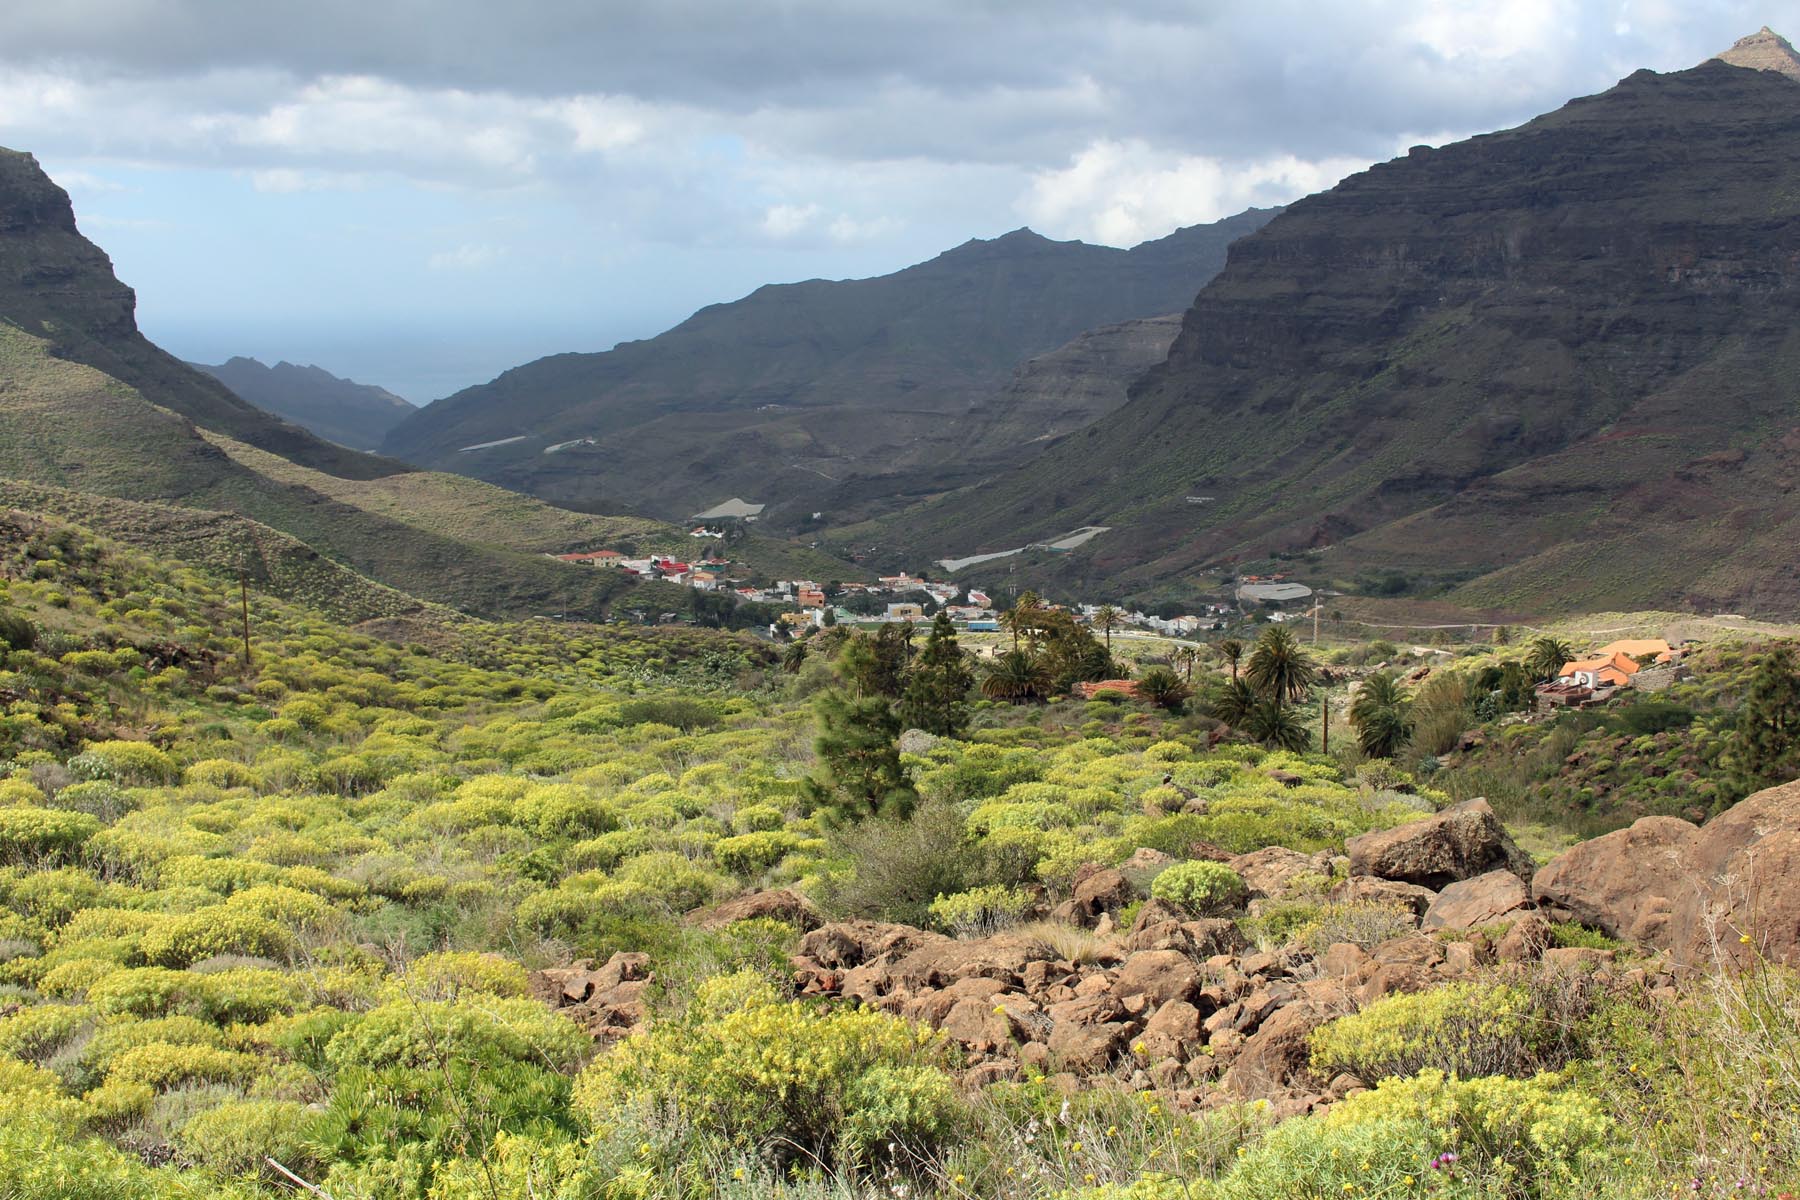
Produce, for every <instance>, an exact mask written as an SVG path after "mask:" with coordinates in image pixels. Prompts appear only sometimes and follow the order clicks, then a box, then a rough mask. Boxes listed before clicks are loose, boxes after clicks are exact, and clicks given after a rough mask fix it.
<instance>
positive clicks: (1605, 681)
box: [1537, 638, 1685, 712]
mask: <svg viewBox="0 0 1800 1200" xmlns="http://www.w3.org/2000/svg"><path fill="white" fill-rule="evenodd" d="M1684 653H1685V650H1684V648H1683V647H1677V646H1671V645H1669V643H1668V642H1666V641H1664V640H1663V639H1661V638H1637V639H1627V640H1624V641H1618V642H1613V643H1612V644H1611V645H1608V646H1602V647H1600V649H1598V650H1596V651H1594V653H1592V654H1590V655H1588V656H1587V657H1586V658H1578V659H1572V660H1570V661H1569V662H1566V663H1564V664H1563V665H1562V669H1561V670H1559V671H1557V673H1556V678H1555V679H1552V680H1550V681H1549V682H1547V683H1540V684H1539V685H1538V687H1537V707H1538V709H1539V711H1541V712H1549V711H1551V710H1553V709H1557V708H1585V707H1587V706H1588V705H1592V704H1601V703H1604V702H1605V701H1607V700H1610V699H1612V698H1613V697H1614V696H1616V695H1618V694H1619V692H1620V691H1622V690H1623V689H1625V688H1636V689H1637V690H1639V691H1646V692H1654V691H1661V690H1662V689H1663V688H1666V687H1668V686H1669V685H1670V684H1671V683H1674V682H1675V681H1676V680H1677V679H1679V678H1681V675H1682V672H1683V671H1684V670H1685V668H1683V667H1682V665H1681V660H1682V657H1683V654H1684Z"/></svg>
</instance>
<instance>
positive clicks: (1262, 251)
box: [865, 46, 1800, 612]
mask: <svg viewBox="0 0 1800 1200" xmlns="http://www.w3.org/2000/svg"><path fill="white" fill-rule="evenodd" d="M1767 52H1768V47H1767V46H1762V47H1760V48H1759V50H1758V53H1759V54H1761V55H1763V56H1765V57H1766V54H1767ZM1785 54H1786V56H1787V57H1788V58H1790V59H1791V57H1792V54H1791V50H1790V51H1786V52H1785ZM1797 139H1800V83H1796V82H1795V80H1794V79H1792V78H1789V77H1787V76H1786V74H1785V73H1783V72H1779V71H1775V70H1760V69H1745V68H1742V67H1736V66H1731V65H1728V64H1727V63H1724V62H1720V61H1717V60H1715V61H1711V62H1708V63H1705V64H1702V65H1701V66H1699V67H1696V68H1694V69H1692V70H1687V71H1681V72H1676V73H1672V74H1667V75H1658V74H1655V73H1652V72H1649V71H1640V72H1638V73H1636V74H1634V75H1632V76H1630V77H1629V78H1627V79H1625V80H1624V81H1622V82H1621V83H1619V84H1618V85H1617V86H1616V87H1614V88H1612V89H1611V90H1609V91H1607V92H1604V93H1602V94H1600V95H1596V96H1591V97H1587V98H1585V99H1580V100H1575V101H1572V102H1570V103H1569V104H1568V105H1566V106H1564V107H1563V108H1562V109H1560V110H1558V111H1557V112H1554V113H1551V114H1548V115H1546V116H1543V117H1540V118H1538V119H1537V120H1534V121H1531V122H1530V123H1528V124H1526V125H1523V126H1521V127H1519V128H1517V129H1512V130H1508V131H1505V132H1501V133H1495V134H1490V135H1487V136H1483V137H1477V138H1473V139H1470V140H1468V141H1465V142H1461V143H1457V144H1455V145H1451V146H1445V147H1443V148H1441V149H1436V150H1432V149H1427V148H1424V147H1420V148H1417V149H1415V150H1413V151H1412V152H1411V153H1409V154H1408V155H1406V156H1405V157H1403V158H1400V159H1396V160H1394V161H1392V162H1388V163H1384V164H1381V165H1379V166H1376V167H1374V168H1372V169H1370V170H1368V171H1365V172H1363V173H1361V174H1358V175H1355V176H1352V177H1351V178H1349V179H1347V180H1345V181H1344V182H1343V183H1342V184H1340V185H1339V186H1337V187H1335V188H1333V189H1332V190H1330V191H1328V192H1324V193H1321V194H1319V195H1317V196H1313V197H1310V198H1308V199H1306V200H1303V201H1300V202H1298V203H1296V204H1294V205H1292V206H1290V207H1289V208H1288V209H1287V210H1286V211H1285V212H1284V213H1283V214H1282V215H1281V216H1279V217H1277V218H1275V219H1274V220H1273V221H1271V222H1269V223H1268V224H1267V225H1266V226H1265V227H1264V228H1263V229H1262V230H1261V231H1260V232H1258V233H1257V234H1255V235H1253V236H1251V237H1248V238H1245V239H1243V240H1242V241H1239V242H1238V243H1236V245H1234V246H1233V247H1232V250H1231V255H1230V260H1229V262H1228V264H1227V265H1226V267H1225V269H1224V270H1223V271H1222V272H1221V273H1220V275H1219V276H1218V277H1217V278H1216V279H1215V280H1213V282H1212V283H1211V284H1209V285H1208V286H1207V287H1206V288H1205V289H1204V290H1203V291H1202V292H1201V293H1200V295H1199V297H1198V298H1197V299H1196V301H1195V303H1194V304H1193V306H1192V307H1191V308H1190V309H1189V310H1188V312H1187V314H1186V316H1185V317H1184V319H1183V323H1182V330H1181V334H1180V336H1179V337H1178V338H1177V339H1176V341H1175V343H1174V345H1173V347H1172V349H1171V351H1170V354H1169V357H1168V360H1167V361H1166V362H1165V363H1164V364H1163V365H1161V366H1159V367H1157V368H1155V369H1154V370H1153V371H1151V372H1150V373H1149V374H1148V375H1146V376H1145V377H1144V378H1143V379H1142V380H1141V381H1140V382H1139V383H1138V384H1137V385H1136V386H1135V387H1134V388H1133V391H1132V397H1131V400H1130V402H1129V403H1128V404H1126V405H1125V406H1124V407H1123V408H1121V409H1119V410H1118V411H1117V412H1115V413H1113V414H1112V415H1111V416H1109V417H1108V418H1107V419H1106V420H1105V421H1103V422H1100V423H1098V424H1095V425H1091V426H1089V427H1088V428H1086V429H1083V430H1081V431H1080V432H1078V433H1075V434H1072V435H1070V436H1067V437H1065V438H1063V439H1061V440H1060V441H1059V442H1058V443H1057V444H1056V445H1055V446H1054V447H1052V448H1051V449H1050V450H1049V451H1048V452H1047V453H1045V454H1044V455H1043V456H1041V457H1039V458H1038V459H1036V460H1035V461H1033V462H1032V463H1030V464H1028V465H1027V466H1025V467H1023V468H1021V469H1019V470H1017V471H1015V472H1012V473H1010V474H1008V475H1005V476H1003V477H1000V478H998V479H995V480H992V481H989V482H988V483H986V484H985V485H984V486H983V487H982V488H981V489H980V491H979V493H970V494H957V495H953V496H950V497H948V498H945V499H943V500H940V501H938V502H936V503H935V504H934V505H932V506H929V507H926V508H923V509H919V510H913V511H910V512H907V513H904V514H900V515H899V516H898V517H896V518H895V519H893V520H892V521H890V522H888V523H886V525H885V527H884V528H883V529H882V530H878V531H876V532H875V533H874V534H872V535H870V540H879V541H881V542H883V543H884V544H886V545H889V546H898V547H899V549H900V550H901V551H904V552H907V553H910V554H912V555H914V556H916V557H940V556H946V555H951V554H955V555H966V554H974V553H978V552H982V551H988V550H1000V549H1006V548H1009V547H1013V546H1018V545H1022V544H1025V543H1026V542H1029V541H1031V540H1034V539H1037V538H1041V537H1043V536H1045V535H1050V534H1055V533H1058V532H1062V531H1064V530H1068V529H1072V528H1075V527H1078V526H1082V525H1089V524H1092V525H1105V526H1111V527H1112V531H1111V532H1109V533H1106V534H1104V535H1101V536H1100V537H1097V538H1095V539H1094V540H1093V541H1091V542H1089V543H1088V544H1087V545H1085V546H1083V547H1082V548H1080V549H1079V550H1076V551H1074V552H1072V553H1070V554H1067V555H1062V556H1058V557H1057V558H1056V559H1055V560H1054V562H1053V563H1052V562H1050V561H1041V562H1039V563H1038V564H1036V566H1035V567H1034V566H1033V565H1032V564H1030V563H1029V562H1019V563H1017V564H1014V563H1009V567H1013V566H1016V567H1017V569H1018V570H1019V571H1020V572H1021V574H1022V575H1024V574H1029V573H1030V572H1031V571H1034V570H1035V571H1037V572H1038V574H1039V577H1040V578H1054V579H1056V580H1058V581H1060V582H1062V583H1064V584H1065V585H1068V586H1081V585H1082V584H1083V582H1084V581H1097V580H1100V579H1106V580H1109V581H1112V583H1113V584H1114V585H1115V586H1117V585H1122V586H1123V587H1125V588H1129V589H1133V590H1135V591H1136V592H1137V593H1139V594H1155V593H1157V592H1158V591H1168V590H1170V589H1172V588H1176V587H1179V586H1181V585H1182V584H1183V582H1184V581H1188V580H1197V579H1199V578H1200V577H1201V575H1202V574H1203V573H1204V572H1207V571H1209V570H1210V569H1214V568H1220V567H1225V568H1229V567H1230V566H1232V565H1233V564H1243V563H1246V562H1251V561H1256V560H1264V559H1266V558H1267V556H1269V555H1270V554H1271V553H1279V554H1282V555H1293V556H1299V561H1300V562H1302V563H1305V562H1306V561H1307V560H1309V559H1311V560H1314V561H1313V563H1312V565H1311V566H1310V567H1305V566H1303V567H1301V568H1300V569H1302V570H1310V571H1312V572H1313V573H1314V574H1315V575H1316V576H1317V577H1318V578H1320V579H1321V580H1330V579H1339V580H1350V579H1353V578H1354V577H1355V576H1356V574H1357V573H1358V572H1361V571H1364V570H1368V569H1372V568H1382V569H1396V570H1400V571H1403V572H1407V573H1410V574H1413V575H1415V576H1417V577H1423V578H1426V579H1433V578H1435V579H1438V580H1444V581H1453V582H1461V583H1462V586H1461V588H1460V590H1459V591H1457V592H1455V593H1454V594H1453V598H1456V599H1461V600H1464V601H1467V602H1470V603H1489V604H1514V605H1518V606H1521V607H1524V608H1527V609H1534V610H1542V609H1546V608H1563V609H1572V608H1590V609H1592V608H1604V607H1611V606H1615V605H1616V606H1621V607H1628V606H1650V605H1655V604H1675V603H1681V604H1690V605H1698V606H1710V605H1719V606H1730V607H1743V608H1750V609H1756V610H1760V611H1776V610H1780V611H1787V612H1792V611H1794V610H1795V609H1796V608H1800V573H1797V572H1796V571H1795V568H1794V565H1793V559H1792V552H1791V547H1792V546H1793V545H1794V544H1795V543H1794V533H1795V531H1796V529H1797V528H1800V494H1796V493H1795V492H1794V490H1793V489H1792V487H1791V486H1790V485H1789V484H1788V483H1786V482H1784V481H1785V480H1787V479H1790V478H1791V473H1792V470H1793V469H1794V468H1795V467H1796V466H1800V450H1796V447H1800V409H1797V408H1796V384H1795V380H1796V379H1800V257H1797V256H1796V253H1795V247H1796V246H1800V163H1797V161H1796V159H1795V158H1794V156H1793V154H1792V148H1793V146H1794V145H1795V144H1796V140H1797ZM1190 497H1191V498H1192V499H1190ZM865 532H866V531H865ZM1290 569H1292V568H1290Z"/></svg>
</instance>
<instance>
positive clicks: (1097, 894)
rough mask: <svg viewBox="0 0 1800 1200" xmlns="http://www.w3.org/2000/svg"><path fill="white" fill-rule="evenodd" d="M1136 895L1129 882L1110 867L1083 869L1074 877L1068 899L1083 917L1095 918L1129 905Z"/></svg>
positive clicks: (1120, 873)
mask: <svg viewBox="0 0 1800 1200" xmlns="http://www.w3.org/2000/svg"><path fill="white" fill-rule="evenodd" d="M1135 895H1136V892H1135V890H1134V889H1133V888H1132V886H1131V881H1130V880H1129V879H1127V878H1125V876H1124V874H1123V873H1122V872H1120V871H1117V870H1115V869H1113V868H1112V867H1099V868H1091V869H1090V868H1083V869H1082V871H1081V872H1079V873H1078V874H1077V875H1076V876H1075V886H1074V888H1073V889H1072V890H1071V892H1070V895H1069V899H1070V901H1071V902H1072V903H1073V904H1074V905H1075V908H1076V909H1077V910H1078V911H1079V912H1080V913H1082V914H1083V915H1085V916H1088V917H1095V916H1098V915H1100V914H1101V913H1102V912H1111V911H1114V910H1117V909H1120V908H1123V907H1125V906H1126V905H1127V904H1130V903H1131V901H1132V898H1133V897H1134V896H1135Z"/></svg>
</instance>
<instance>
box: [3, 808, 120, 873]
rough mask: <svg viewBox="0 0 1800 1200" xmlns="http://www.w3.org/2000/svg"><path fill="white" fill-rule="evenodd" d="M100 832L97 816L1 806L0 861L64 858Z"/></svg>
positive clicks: (56, 860) (21, 861)
mask: <svg viewBox="0 0 1800 1200" xmlns="http://www.w3.org/2000/svg"><path fill="white" fill-rule="evenodd" d="M99 832H100V822H99V820H98V819H97V818H95V817H92V816H89V815H88V814H87V813H80V812H65V811H62V810H60V809H52V808H0V863H42V862H58V861H64V860H67V859H69V858H71V857H73V856H74V854H75V853H76V851H78V850H80V849H81V847H82V845H83V844H84V843H85V842H86V841H87V840H88V839H89V838H91V837H93V836H94V835H95V834H96V833H99Z"/></svg>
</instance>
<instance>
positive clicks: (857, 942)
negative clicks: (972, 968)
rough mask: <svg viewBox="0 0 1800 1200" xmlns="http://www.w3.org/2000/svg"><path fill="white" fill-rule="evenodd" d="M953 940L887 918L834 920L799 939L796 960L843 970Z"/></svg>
mask: <svg viewBox="0 0 1800 1200" xmlns="http://www.w3.org/2000/svg"><path fill="white" fill-rule="evenodd" d="M943 943H952V944H953V939H951V938H947V937H945V936H944V935H943V934H939V933H928V932H926V931H925V930H923V929H914V928H913V927H912V926H911V925H893V924H889V923H887V922H884V921H834V922H832V923H831V924H829V925H821V926H820V927H819V928H817V929H815V930H813V931H812V932H810V933H808V934H807V935H806V936H805V937H803V938H801V939H800V945H799V946H798V947H797V948H796V950H795V952H794V957H795V958H796V959H806V960H810V961H811V962H812V963H816V964H817V965H819V966H821V967H827V968H831V969H833V970H843V969H847V968H850V967H860V966H862V965H863V964H864V963H866V962H868V961H870V960H871V959H876V958H883V957H886V958H891V959H898V958H901V957H904V956H905V955H907V954H910V953H912V952H913V951H914V950H917V949H918V948H919V947H921V946H928V945H939V944H943Z"/></svg>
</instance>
